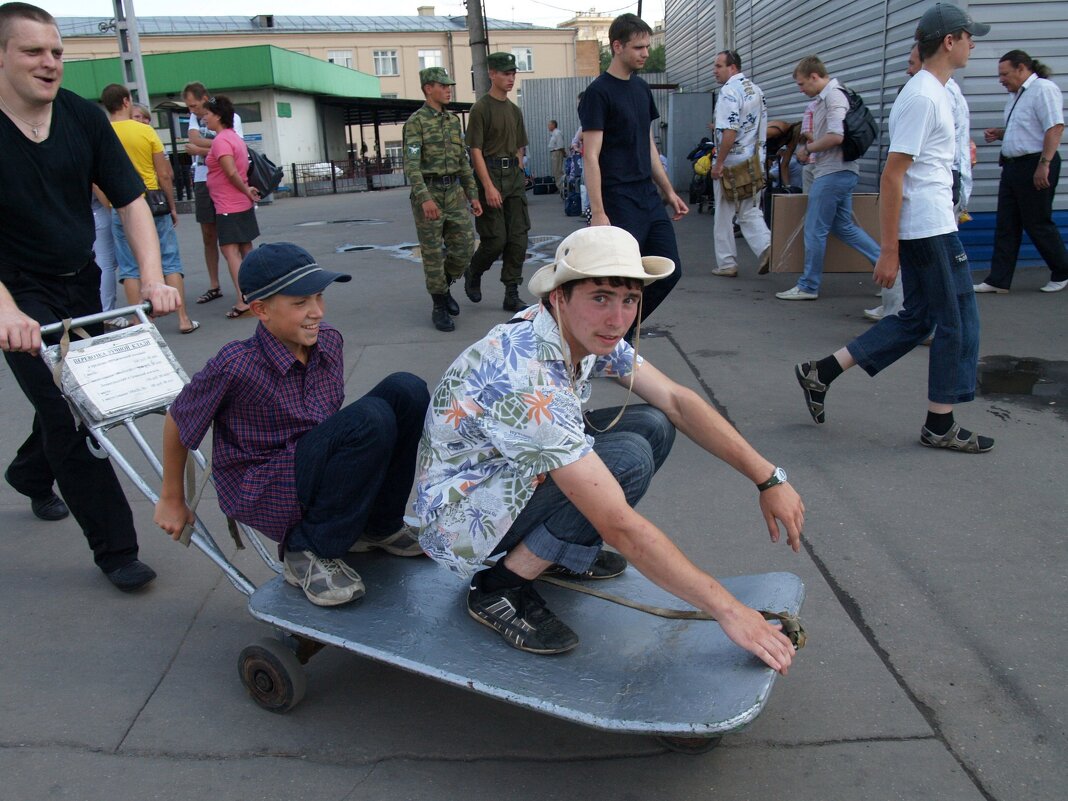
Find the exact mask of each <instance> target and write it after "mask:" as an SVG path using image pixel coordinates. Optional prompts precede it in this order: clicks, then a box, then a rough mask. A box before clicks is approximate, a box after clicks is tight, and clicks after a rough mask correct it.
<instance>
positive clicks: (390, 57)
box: [374, 50, 400, 75]
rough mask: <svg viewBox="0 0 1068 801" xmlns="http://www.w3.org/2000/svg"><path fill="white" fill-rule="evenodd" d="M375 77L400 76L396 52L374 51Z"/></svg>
mask: <svg viewBox="0 0 1068 801" xmlns="http://www.w3.org/2000/svg"><path fill="white" fill-rule="evenodd" d="M374 58H375V75H400V68H399V66H398V64H397V51H396V50H375V51H374Z"/></svg>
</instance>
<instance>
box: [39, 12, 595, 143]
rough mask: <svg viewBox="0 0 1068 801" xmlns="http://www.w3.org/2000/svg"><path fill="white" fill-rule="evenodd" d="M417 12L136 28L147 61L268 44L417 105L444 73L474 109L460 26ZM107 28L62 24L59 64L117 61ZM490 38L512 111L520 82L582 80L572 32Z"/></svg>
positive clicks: (507, 32) (395, 134) (387, 131)
mask: <svg viewBox="0 0 1068 801" xmlns="http://www.w3.org/2000/svg"><path fill="white" fill-rule="evenodd" d="M418 12H419V13H418V15H417V16H408V17H402V16H396V17H394V16H389V17H385V16H384V17H299V16H275V15H271V14H261V15H259V16H257V17H252V18H248V17H139V18H138V20H137V23H138V30H139V35H140V42H141V52H142V53H143V54H144V55H151V54H157V53H174V52H184V51H194V50H214V49H223V48H232V47H247V46H249V45H259V44H270V45H274V46H275V47H279V48H283V49H285V50H290V51H293V52H296V53H302V54H304V55H308V56H311V57H313V58H317V59H321V60H323V61H329V62H332V63H334V64H338V65H341V66H344V67H349V68H351V69H354V70H359V71H360V72H364V73H367V74H368V75H374V76H376V77H378V79H379V84H380V87H381V92H382V97H387V98H388V97H399V98H413V99H421V98H422V90H421V89H420V86H419V70H421V69H423V68H424V67H433V66H441V67H445V68H446V69H448V70H449V73H450V74H451V75H453V76H454V77H455V79H456V88H455V90H454V99H455V100H457V101H461V102H473V101H474V100H475V94H474V88H473V79H472V76H471V48H470V46H469V36H468V31H467V24H466V19H465V18H463V17H444V16H436V15H435V14H434V7H433V6H423V7H420V8H419V9H418ZM109 21H110V20H108V19H106V18H102V17H64V18H60V19H59V20H58V22H59V27H60V32H61V34H62V35H63V44H64V47H65V49H66V50H65V54H64V59H65V60H67V61H71V60H81V59H100V58H113V57H115V56H116V55H117V53H118V44H117V40H116V38H115V34H114V33H113V32H111V31H107V30H104V31H102V30H101V27H102V26H104V27H106V25H107V23H108V22H109ZM610 21H611V20H609V22H610ZM488 28H489V31H488V34H489V48H490V52H495V51H499V50H500V51H506V52H511V53H513V54H515V57H516V63H517V64H518V66H519V71H518V74H517V75H516V90H515V93H514V95H513V97H514V99H516V100H517V102H521V98H522V90H523V81H524V80H526V79H529V78H569V77H574V76H575V75H576V74H578V73H577V72H576V32H575V31H574V30H570V29H558V28H542V27H538V26H535V25H532V24H529V23H523V22H507V21H502V20H495V19H490V20H488ZM188 80H200V81H203V82H204V83H205V84H206V85H208V86H209V87H210V86H211V85H212V82H213V79H212V76H210V75H190V76H188ZM149 90H150V91H151V87H149ZM537 133H540V131H534V132H530V134H529V135H534V134H537ZM382 134H383V139H384V146H385V152H384V153H383V155H393V156H395V157H399V155H400V140H401V131H400V126H388V127H383V129H382Z"/></svg>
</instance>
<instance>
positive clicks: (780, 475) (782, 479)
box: [757, 467, 786, 492]
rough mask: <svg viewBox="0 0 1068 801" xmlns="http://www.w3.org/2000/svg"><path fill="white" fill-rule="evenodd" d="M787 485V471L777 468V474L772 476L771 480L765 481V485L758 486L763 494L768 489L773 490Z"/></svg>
mask: <svg viewBox="0 0 1068 801" xmlns="http://www.w3.org/2000/svg"><path fill="white" fill-rule="evenodd" d="M785 483H786V471H785V470H783V469H782V468H781V467H776V468H775V472H774V473H772V474H771V478H769V479H768V480H767V481H765V482H764V483H763V484H757V489H758V490H760V491H761V492H763V491H764V490H766V489H771V488H772V487H774V486H776V485H778V484H785Z"/></svg>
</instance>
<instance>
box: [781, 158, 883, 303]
mask: <svg viewBox="0 0 1068 801" xmlns="http://www.w3.org/2000/svg"><path fill="white" fill-rule="evenodd" d="M857 180H858V176H857V174H856V173H855V172H852V171H850V170H840V171H838V172H832V173H830V174H829V175H823V176H821V177H819V178H817V179H816V180H815V181H813V183H812V188H811V189H810V190H809V193H808V210H807V211H806V212H805V272H804V274H803V275H802V276H801V277H800V278H799V279H798V281H797V285H798V286H799V287H801V289H803V290H804V291H805V292H811V293H813V294H816V295H818V294H819V291H820V282H821V281H822V280H823V257H824V254H826V252H827V237H828V236H829V235H830V234H834V235H835V236H837V237H838V238H839V239H841V240H842V241H843V242H844V243H845V244H847V245H849V246H850V247H851V248H854V249H856V250H859V251H860V252H861V253H862V254H863V255H864V257H865V258H866V259H867V260H868V261H870V262H871V263H872V266H875V262H877V261H878V260H879V245H878V243H877V242H876V241H875V240H874V239H872V238H871V237H870V236H868V234H867V232H866V231H865V230H864V229H863V228H861V227H860V226H859V225H857V224H856V222H855V221H854V220H853V188H854V187H855V186H856V185H857Z"/></svg>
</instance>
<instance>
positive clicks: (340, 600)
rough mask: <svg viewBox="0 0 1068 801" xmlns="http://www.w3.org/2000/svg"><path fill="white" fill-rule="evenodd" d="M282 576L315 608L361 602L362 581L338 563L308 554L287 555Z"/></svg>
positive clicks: (295, 553)
mask: <svg viewBox="0 0 1068 801" xmlns="http://www.w3.org/2000/svg"><path fill="white" fill-rule="evenodd" d="M283 561H284V563H285V570H284V571H283V575H284V576H285V580H286V582H287V583H289V584H292V585H293V586H294V587H300V588H301V589H302V590H304V594H305V595H307V596H308V600H309V601H311V602H312V603H313V604H315V605H316V606H339V605H340V604H347V603H348V602H349V601H354V600H356V599H357V598H362V597H363V594H364V592H365V589H364V586H363V579H361V578H360V575H359V574H358V573H357V572H356V571H355V570H353V569H352V568H351V567H349V566H348V565H347V564H345V562H344V561H342V560H341V559H323V558H321V557H319V556H316V555H315V554H313V553H312V552H311V551H286V552H285V556H284V558H283Z"/></svg>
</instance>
